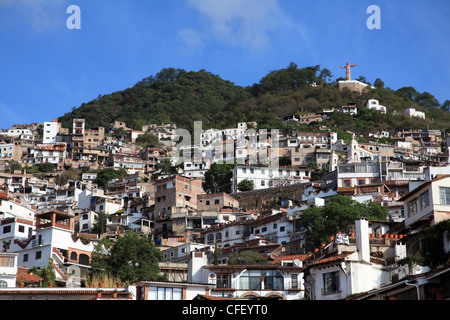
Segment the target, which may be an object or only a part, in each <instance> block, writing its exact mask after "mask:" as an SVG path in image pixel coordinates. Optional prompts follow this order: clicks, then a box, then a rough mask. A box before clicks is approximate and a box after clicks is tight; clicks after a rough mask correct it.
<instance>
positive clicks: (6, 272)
mask: <svg viewBox="0 0 450 320" xmlns="http://www.w3.org/2000/svg"><path fill="white" fill-rule="evenodd" d="M17 256H18V254H17V253H12V252H0V288H12V287H15V286H16V276H17Z"/></svg>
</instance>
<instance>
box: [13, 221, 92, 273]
mask: <svg viewBox="0 0 450 320" xmlns="http://www.w3.org/2000/svg"><path fill="white" fill-rule="evenodd" d="M62 214H64V213H62ZM64 215H67V214H64ZM67 216H69V215H67ZM70 219H72V218H70ZM68 226H69V225H67V224H65V223H55V224H53V225H49V226H41V227H38V228H36V231H35V232H36V234H35V237H33V238H32V239H31V241H22V242H21V244H19V243H12V244H11V248H10V251H11V252H16V253H19V257H18V265H19V266H22V267H27V268H31V267H38V268H41V269H42V268H44V267H45V266H47V265H48V264H49V259H50V258H52V259H53V260H54V263H55V264H56V265H57V266H58V269H59V270H60V271H61V272H62V273H63V274H66V273H67V271H68V268H69V266H68V265H67V261H66V260H67V258H68V257H66V259H65V258H64V257H63V256H62V254H61V253H62V252H63V251H64V252H68V253H69V252H76V253H77V254H78V256H81V254H85V255H86V257H87V256H88V255H90V253H91V252H92V251H93V249H94V244H93V243H92V242H89V243H88V244H83V243H82V242H81V240H80V239H77V240H74V239H73V238H72V235H73V230H72V229H70V228H68ZM69 257H70V256H69ZM74 263H75V264H77V265H80V264H78V263H76V262H74ZM86 268H87V265H86ZM55 275H56V277H57V278H62V277H63V276H62V274H60V273H59V272H55Z"/></svg>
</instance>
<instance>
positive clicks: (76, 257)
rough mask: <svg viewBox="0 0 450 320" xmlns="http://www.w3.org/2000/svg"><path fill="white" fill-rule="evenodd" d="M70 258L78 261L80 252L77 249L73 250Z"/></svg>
mask: <svg viewBox="0 0 450 320" xmlns="http://www.w3.org/2000/svg"><path fill="white" fill-rule="evenodd" d="M70 260H72V261H77V260H78V254H77V253H76V252H75V251H72V253H71V254H70Z"/></svg>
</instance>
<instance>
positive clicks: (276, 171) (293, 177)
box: [232, 166, 311, 193]
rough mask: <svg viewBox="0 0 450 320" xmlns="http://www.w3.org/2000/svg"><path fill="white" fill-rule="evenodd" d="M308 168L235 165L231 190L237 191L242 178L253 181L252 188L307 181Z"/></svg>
mask: <svg viewBox="0 0 450 320" xmlns="http://www.w3.org/2000/svg"><path fill="white" fill-rule="evenodd" d="M310 171H311V170H309V169H302V168H282V167H279V168H274V167H252V166H235V167H234V170H233V180H232V192H233V193H235V192H238V191H239V190H238V184H239V183H240V182H241V181H242V180H250V181H252V182H253V185H254V190H260V189H265V188H270V187H281V186H286V185H291V184H296V183H302V182H309V180H310Z"/></svg>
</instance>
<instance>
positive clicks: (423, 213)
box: [399, 175, 450, 227]
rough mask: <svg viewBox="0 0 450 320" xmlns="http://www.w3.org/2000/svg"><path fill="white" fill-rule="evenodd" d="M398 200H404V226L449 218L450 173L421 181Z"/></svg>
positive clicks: (436, 221)
mask: <svg viewBox="0 0 450 320" xmlns="http://www.w3.org/2000/svg"><path fill="white" fill-rule="evenodd" d="M399 201H403V202H404V213H405V226H406V227H412V226H414V225H415V224H419V225H420V224H421V223H423V221H425V220H430V223H431V224H436V223H438V222H440V221H442V220H444V219H449V218H450V175H438V176H437V177H435V178H434V179H432V180H429V181H426V182H424V183H422V184H421V185H420V186H418V187H417V188H415V189H414V190H412V191H411V192H410V193H408V194H407V195H405V196H404V197H402V198H401V199H400V200H399Z"/></svg>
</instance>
